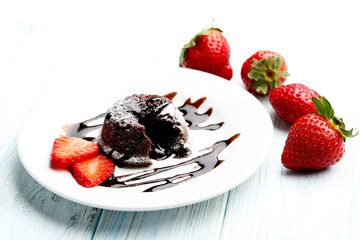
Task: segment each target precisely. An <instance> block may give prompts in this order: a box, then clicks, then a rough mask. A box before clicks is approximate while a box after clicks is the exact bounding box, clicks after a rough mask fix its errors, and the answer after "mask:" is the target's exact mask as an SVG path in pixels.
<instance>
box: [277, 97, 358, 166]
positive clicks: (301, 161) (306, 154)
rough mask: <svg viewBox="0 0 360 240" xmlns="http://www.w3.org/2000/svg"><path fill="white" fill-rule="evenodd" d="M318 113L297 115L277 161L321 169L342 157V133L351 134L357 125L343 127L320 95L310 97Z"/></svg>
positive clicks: (285, 164) (286, 164) (287, 164)
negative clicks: (318, 97)
mask: <svg viewBox="0 0 360 240" xmlns="http://www.w3.org/2000/svg"><path fill="white" fill-rule="evenodd" d="M312 99H313V101H314V104H315V106H316V108H317V109H318V111H319V113H318V114H316V113H312V114H308V115H305V116H303V117H301V118H299V119H298V120H297V121H296V122H295V124H294V125H293V126H292V127H291V128H290V132H289V135H288V137H287V140H286V143H285V147H284V151H283V153H282V157H281V161H282V164H283V165H284V166H285V167H286V168H290V169H322V168H326V167H328V166H331V165H334V164H335V163H337V162H338V161H340V159H341V158H342V157H343V155H344V152H345V139H346V137H354V136H356V135H357V134H358V131H357V129H355V130H356V131H355V133H354V129H351V130H349V131H348V130H345V124H344V122H343V120H342V119H341V118H340V119H339V118H337V117H336V116H334V109H333V108H332V107H331V105H330V103H329V102H328V101H327V100H326V99H325V98H324V97H322V96H320V100H319V99H317V98H315V97H313V98H312Z"/></svg>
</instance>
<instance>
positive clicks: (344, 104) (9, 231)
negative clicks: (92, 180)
mask: <svg viewBox="0 0 360 240" xmlns="http://www.w3.org/2000/svg"><path fill="white" fill-rule="evenodd" d="M325 3H326V4H325ZM40 6H41V8H40ZM190 6H191V7H190ZM355 6H356V1H345V2H343V3H342V4H341V5H340V4H339V3H338V2H332V1H326V2H324V3H322V2H313V1H302V2H298V3H289V2H288V1H275V2H274V1H256V2H247V3H238V2H235V1H224V2H223V4H222V5H219V2H218V1H198V2H196V3H194V2H192V1H181V2H174V3H170V2H169V3H168V2H165V1H151V2H150V1H140V2H138V1H133V2H130V1H126V2H117V1H106V2H102V3H99V2H96V1H86V2H82V1H79V2H75V3H74V2H70V1H62V2H61V3H60V2H59V3H50V2H48V1H31V2H28V1H12V2H11V3H9V2H7V3H5V2H0V213H1V214H0V239H4V240H7V239H16V240H17V239H225V240H227V239H360V231H359V228H358V226H359V224H360V207H359V202H360V190H359V189H360V163H359V159H360V150H359V146H360V145H359V143H360V137H357V138H354V139H349V140H348V141H347V142H346V154H345V157H344V158H343V159H342V160H341V162H339V163H338V164H337V165H335V166H333V167H330V168H328V169H325V170H321V171H301V172H300V171H290V170H287V169H285V168H284V167H283V166H282V165H281V163H280V157H281V153H282V148H283V146H284V143H285V140H286V136H287V133H288V130H289V129H290V127H289V126H288V125H287V124H286V123H284V122H283V121H282V120H280V119H279V118H278V117H277V116H276V114H275V113H274V111H273V110H272V108H271V106H270V104H269V102H268V99H267V97H258V99H259V101H261V103H262V104H263V105H264V106H265V108H266V109H267V110H268V112H269V114H270V116H271V119H272V121H273V123H274V128H275V131H274V137H273V146H272V148H271V150H270V152H269V154H268V156H267V158H266V159H265V161H264V164H263V165H262V166H261V168H260V169H259V170H258V171H257V172H256V173H255V174H254V175H253V176H251V177H250V178H249V179H247V180H246V181H245V182H243V183H242V184H241V185H239V186H238V187H236V188H235V189H233V190H231V191H229V192H227V193H225V194H222V195H220V196H218V197H215V198H213V199H210V200H207V201H204V202H200V203H197V204H193V205H189V206H185V207H180V208H174V209H168V210H161V211H150V212H121V211H110V210H103V209H97V208H92V207H88V206H84V205H80V204H78V203H74V202H71V201H69V200H66V199H64V198H62V197H59V196H57V195H56V194H54V193H52V192H50V191H48V190H46V189H45V188H43V187H42V186H41V185H40V184H38V183H37V182H36V181H35V180H34V179H33V178H32V177H31V176H30V175H29V174H28V173H27V172H26V170H25V169H24V167H23V166H22V164H21V161H20V159H19V156H18V153H17V134H18V131H19V128H20V126H21V123H22V121H23V119H24V117H25V116H26V114H27V112H28V111H29V110H30V109H31V107H32V106H34V104H36V103H37V102H38V101H40V100H41V99H42V97H44V96H47V95H54V96H59V97H71V95H72V94H76V92H77V91H86V90H87V89H90V88H88V87H87V86H93V85H96V84H99V82H101V84H103V85H105V86H106V85H107V84H109V85H110V84H119V85H121V84H129V83H128V82H127V79H128V77H129V76H131V77H130V79H133V78H137V79H141V80H144V79H145V80H146V76H147V74H150V73H152V74H154V73H158V74H166V72H170V71H171V70H172V69H174V68H176V67H177V64H178V62H177V61H178V56H179V52H180V49H181V47H182V45H183V44H184V43H186V42H187V41H188V40H189V39H190V38H191V36H192V35H193V34H194V33H196V32H198V31H199V30H201V28H203V27H204V26H205V25H206V24H207V23H209V22H211V20H212V19H214V18H215V23H216V25H217V26H218V27H220V28H222V29H223V30H224V35H225V36H226V37H227V39H228V41H229V43H230V46H231V50H232V56H231V63H232V66H233V68H234V78H233V80H232V81H235V82H236V83H238V84H239V85H241V86H242V83H241V80H240V76H239V75H240V74H239V72H240V68H241V64H242V62H243V61H244V60H245V59H246V58H247V57H249V56H250V55H251V54H252V53H253V52H255V51H257V50H259V49H274V50H276V51H279V52H281V53H282V54H283V55H284V57H285V58H286V59H287V62H288V66H289V72H290V73H291V75H292V77H291V78H289V80H288V83H292V82H301V83H304V84H307V85H308V86H310V87H312V88H315V89H317V90H318V91H319V92H320V93H322V94H323V95H325V96H326V97H327V98H328V99H331V102H332V104H333V106H334V108H335V111H336V113H337V114H338V115H341V116H343V117H344V119H345V122H346V123H347V125H348V126H349V127H357V128H360V107H359V99H358V93H357V91H358V89H359V85H360V84H359V81H360V79H359V76H358V74H357V71H358V69H359V67H358V65H359V64H358V60H357V57H358V56H359V55H360V47H359V42H360V38H359V36H358V34H357V29H358V23H359V22H360V16H359V15H358V13H357V8H356V7H355ZM254 16H255V17H254ZM134 76H135V77H134ZM90 95H91V94H90ZM39 120H40V119H39ZM39 131H41V129H39ZM259 137H261V136H259ZM259 147H261V146H259ZM34 151H36V149H34Z"/></svg>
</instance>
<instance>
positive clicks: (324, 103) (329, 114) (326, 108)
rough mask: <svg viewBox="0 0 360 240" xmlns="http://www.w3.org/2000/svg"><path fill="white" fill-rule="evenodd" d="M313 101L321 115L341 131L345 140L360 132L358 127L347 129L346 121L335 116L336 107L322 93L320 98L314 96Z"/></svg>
mask: <svg viewBox="0 0 360 240" xmlns="http://www.w3.org/2000/svg"><path fill="white" fill-rule="evenodd" d="M312 101H313V102H314V104H315V107H316V109H317V110H318V113H319V114H320V115H321V116H324V117H325V118H326V119H327V120H329V122H330V123H331V124H332V125H333V127H334V128H336V129H337V130H338V131H339V132H340V133H341V135H342V137H343V140H344V141H345V140H346V138H348V137H355V136H356V135H358V134H359V131H358V130H357V129H356V128H352V129H350V130H345V123H344V121H343V119H342V118H338V117H336V116H335V114H334V109H333V108H332V106H331V104H330V102H329V101H328V100H327V99H326V98H325V97H323V96H320V95H319V99H317V98H316V97H312Z"/></svg>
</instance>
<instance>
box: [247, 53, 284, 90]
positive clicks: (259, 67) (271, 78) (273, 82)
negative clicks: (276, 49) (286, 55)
mask: <svg viewBox="0 0 360 240" xmlns="http://www.w3.org/2000/svg"><path fill="white" fill-rule="evenodd" d="M282 64H283V61H282V58H281V57H280V56H277V55H276V54H275V55H273V56H272V57H270V58H263V59H261V60H260V61H259V60H257V59H255V58H254V59H253V65H252V66H250V69H251V71H250V72H249V73H248V77H249V78H250V79H252V80H254V81H253V82H252V83H251V84H250V87H252V88H255V89H256V91H257V92H259V93H262V94H266V93H267V91H268V87H269V86H270V91H271V90H273V89H274V88H277V87H280V86H281V84H282V83H281V81H280V80H279V78H287V77H290V74H289V73H288V72H286V71H281V72H280V71H279V69H280V68H281V66H282Z"/></svg>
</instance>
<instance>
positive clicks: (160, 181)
mask: <svg viewBox="0 0 360 240" xmlns="http://www.w3.org/2000/svg"><path fill="white" fill-rule="evenodd" d="M239 136H240V134H239V133H238V134H235V135H233V136H232V137H230V138H229V139H227V140H223V141H219V142H216V143H215V144H213V145H212V146H211V147H209V148H208V149H210V152H208V153H206V154H204V155H201V156H198V157H196V158H193V159H190V160H187V161H185V162H182V163H179V164H176V165H171V166H166V167H160V168H154V169H152V170H147V171H143V172H140V173H134V174H129V175H122V176H117V177H110V178H109V179H108V180H106V181H105V182H103V183H102V184H101V186H105V187H113V188H124V187H135V186H140V185H147V184H154V183H155V184H156V185H155V186H152V187H150V188H147V189H146V190H144V192H155V191H159V190H163V189H166V188H169V187H172V186H174V185H176V184H179V183H181V182H184V181H187V180H189V179H192V178H195V177H198V176H200V175H203V174H204V173H207V172H209V171H211V170H212V169H214V168H216V167H217V166H219V165H220V164H221V163H222V162H223V160H219V159H218V155H219V153H220V152H221V151H222V150H224V149H225V148H226V147H227V146H228V145H229V144H230V143H232V142H233V141H234V140H235V139H236V138H238V137H239ZM193 163H196V164H197V165H198V166H199V167H200V168H199V169H197V170H194V171H191V172H186V173H181V174H177V175H175V176H171V177H166V178H157V179H154V180H148V181H143V182H141V183H132V182H133V181H137V180H142V179H143V180H146V178H149V177H152V176H154V175H157V174H159V173H162V172H166V171H169V170H172V169H176V168H180V167H183V166H187V165H190V164H193ZM139 174H140V175H139ZM124 177H130V178H129V179H127V180H125V181H122V180H121V179H123V178H124ZM176 180H179V181H176Z"/></svg>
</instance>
